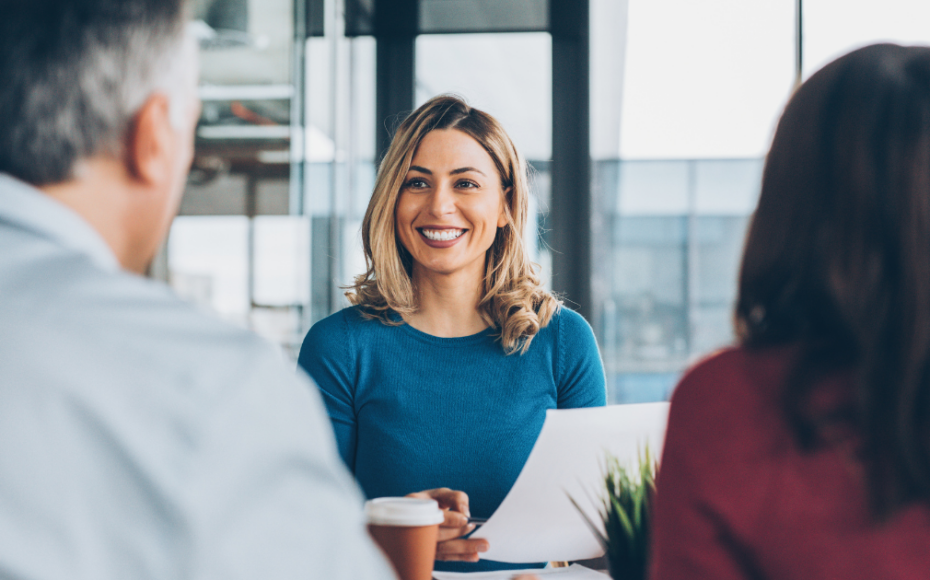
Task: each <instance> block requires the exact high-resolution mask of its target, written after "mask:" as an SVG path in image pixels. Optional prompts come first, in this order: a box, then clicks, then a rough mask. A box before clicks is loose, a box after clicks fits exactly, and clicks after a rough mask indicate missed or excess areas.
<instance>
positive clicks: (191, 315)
mask: <svg viewBox="0 0 930 580" xmlns="http://www.w3.org/2000/svg"><path fill="white" fill-rule="evenodd" d="M65 270H67V271H65ZM48 274H49V275H48V277H47V280H46V284H45V285H43V286H42V287H37V288H36V290H35V291H34V292H33V293H32V295H33V297H32V299H31V301H30V302H29V303H28V304H25V305H24V306H25V308H24V309H22V310H20V312H19V313H18V314H17V315H16V316H15V319H14V320H13V321H12V322H13V324H14V325H15V326H16V327H17V328H21V329H22V330H23V334H22V335H21V336H22V337H23V340H22V341H21V343H20V344H18V345H17V344H6V343H4V345H5V346H4V347H3V348H4V349H12V350H13V351H16V350H17V349H24V351H25V352H27V353H28V352H30V351H35V352H38V353H46V355H45V356H46V357H47V356H52V357H54V361H55V364H54V365H48V364H47V361H46V360H44V358H45V357H40V356H36V355H35V354H33V355H31V356H28V357H24V358H22V359H21V360H19V362H18V363H17V366H18V367H19V368H20V369H21V372H23V373H26V374H27V375H30V376H40V377H44V379H42V380H41V381H40V382H41V384H42V385H43V386H42V388H43V389H47V390H64V391H67V392H69V393H71V394H72V395H73V396H76V397H80V398H81V399H82V400H86V401H88V402H91V401H93V402H95V403H89V404H91V406H94V407H95V408H96V407H97V406H99V408H100V409H101V412H103V411H102V410H103V409H110V408H123V409H124V410H127V411H126V412H127V413H128V412H130V411H128V409H136V407H138V405H140V404H142V403H143V402H147V403H148V404H153V405H155V404H156V403H155V401H158V403H157V406H159V408H161V409H164V410H166V412H168V410H169V409H174V410H176V411H177V410H183V409H195V410H196V414H198V415H199V416H200V417H201V418H202V417H203V415H204V414H209V413H211V412H213V410H215V409H217V408H218V407H220V406H224V405H225V404H226V403H225V402H226V401H231V400H233V399H235V398H236V397H238V396H239V395H240V394H245V393H246V392H248V391H251V390H255V388H257V387H259V386H260V387H262V388H266V387H267V386H268V385H269V384H273V385H277V386H280V387H282V388H284V389H285V390H289V391H292V390H293V389H292V387H294V386H298V385H299V386H300V387H301V388H302V387H303V385H302V384H301V383H299V382H298V381H297V380H296V379H295V377H294V373H293V372H290V370H289V369H288V368H287V365H286V363H285V358H284V355H283V353H282V352H280V350H278V349H277V348H276V347H274V346H273V345H271V344H270V343H268V342H266V341H265V340H263V339H261V338H259V337H258V336H257V335H255V334H254V333H252V332H249V331H247V330H245V329H242V328H239V327H236V326H234V325H232V324H230V323H228V322H225V321H222V320H220V319H218V318H217V317H216V316H214V315H212V314H210V313H207V312H204V311H202V310H201V309H200V308H197V307H195V306H193V305H191V304H189V303H187V302H185V301H183V300H181V299H180V298H178V297H177V296H176V295H175V294H174V292H173V291H172V290H171V289H170V288H168V287H167V286H166V285H164V284H162V283H159V282H154V281H152V280H149V279H146V278H143V277H141V276H137V275H134V274H129V273H126V272H122V271H114V272H108V271H102V270H98V269H95V268H92V267H88V265H83V266H82V265H80V264H73V265H72V266H71V267H70V268H68V269H62V270H60V271H57V272H52V271H49V272H48ZM0 342H2V341H0ZM62 377H67V378H66V380H59V379H61V378H62ZM298 390H299V389H298ZM96 403H100V405H96ZM197 420H200V419H194V421H195V422H196V421H197Z"/></svg>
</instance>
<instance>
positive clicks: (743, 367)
mask: <svg viewBox="0 0 930 580" xmlns="http://www.w3.org/2000/svg"><path fill="white" fill-rule="evenodd" d="M790 355H791V351H790V349H788V348H785V347H778V348H767V349H759V350H755V349H747V348H744V347H734V348H727V349H725V350H721V351H718V352H715V353H713V354H711V355H709V356H707V357H705V358H704V359H702V360H700V361H698V362H697V363H696V364H695V365H693V366H692V367H691V368H690V369H688V371H687V372H685V374H684V375H683V376H682V378H681V380H680V381H679V383H678V386H677V387H676V388H675V391H674V393H673V394H672V399H671V408H670V412H669V430H670V433H671V432H673V431H674V432H676V433H677V432H682V433H688V434H689V435H688V437H687V439H689V440H690V443H688V444H689V445H691V444H697V443H696V442H697V441H700V442H701V443H700V444H701V445H708V446H709V447H710V448H715V449H730V451H731V452H732V451H735V450H736V449H741V450H743V451H746V452H749V450H750V449H753V448H755V449H758V448H759V445H762V446H763V447H767V446H768V444H770V443H772V444H774V443H776V442H777V441H778V440H780V438H781V435H782V434H783V431H784V425H783V421H782V419H781V415H780V413H779V409H780V408H781V407H780V405H779V393H780V389H781V385H782V384H783V380H784V377H785V373H786V372H787V369H788V367H789V365H790V362H791V356H790ZM753 434H755V435H753ZM763 440H767V441H768V443H763ZM753 453H755V451H753Z"/></svg>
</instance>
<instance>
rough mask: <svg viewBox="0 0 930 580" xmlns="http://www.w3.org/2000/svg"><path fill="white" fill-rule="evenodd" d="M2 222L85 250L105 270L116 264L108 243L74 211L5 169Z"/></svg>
mask: <svg viewBox="0 0 930 580" xmlns="http://www.w3.org/2000/svg"><path fill="white" fill-rule="evenodd" d="M3 223H7V224H12V225H14V226H16V227H19V228H22V229H27V230H30V231H32V232H33V233H36V234H39V235H41V236H43V237H45V238H48V239H51V240H53V241H55V242H57V243H58V244H60V245H62V246H65V247H67V248H70V249H72V250H77V251H78V252H80V253H82V254H86V255H88V256H89V257H90V258H91V259H92V260H93V261H94V263H96V264H97V266H99V267H100V268H103V269H105V270H110V271H115V270H118V269H119V268H120V264H119V261H118V260H117V259H116V255H114V254H113V250H112V249H110V246H108V245H107V243H106V242H105V241H103V238H102V237H101V236H100V234H99V233H97V230H95V229H94V228H93V227H91V225H90V224H89V223H87V221H85V220H84V218H82V217H81V216H80V215H79V214H78V213H77V212H75V211H74V210H72V209H71V208H69V207H67V206H66V205H64V204H62V203H59V202H58V201H56V200H55V199H53V198H52V197H49V196H48V195H46V194H44V193H42V192H41V191H39V190H38V189H36V188H34V187H32V186H31V185H29V184H27V183H25V182H23V181H20V180H18V179H16V178H14V177H12V176H10V175H8V174H6V173H0V224H3Z"/></svg>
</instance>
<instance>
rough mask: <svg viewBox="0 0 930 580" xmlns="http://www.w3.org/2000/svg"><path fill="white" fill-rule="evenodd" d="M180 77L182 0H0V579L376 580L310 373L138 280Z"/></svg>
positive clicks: (162, 216) (184, 55) (374, 556)
mask: <svg viewBox="0 0 930 580" xmlns="http://www.w3.org/2000/svg"><path fill="white" fill-rule="evenodd" d="M196 77H197V69H196V47H195V46H194V43H193V42H192V41H190V40H188V39H187V38H186V36H185V34H184V7H183V2H182V0H71V1H65V0H57V1H54V0H31V1H25V0H0V79H2V81H0V119H3V122H2V124H0V377H2V378H0V445H2V451H0V576H2V577H3V578H29V579H36V580H49V579H59V578H69V579H93V580H108V579H120V580H125V579H147V578H153V579H154V578H172V579H175V578H192V579H193V578H198V579H199V578H204V579H206V578H217V579H220V578H222V579H236V578H243V579H244V578H250V579H256V578H268V579H282V578H298V577H300V578H323V579H327V580H329V579H339V578H372V579H377V578H389V577H392V575H391V572H390V571H389V568H388V567H387V565H386V564H385V561H384V560H383V558H382V557H381V555H380V553H379V552H378V551H377V549H376V548H375V547H374V546H373V545H372V544H371V543H370V541H369V540H368V538H367V536H366V534H365V532H364V522H363V516H362V514H361V511H360V506H361V496H360V493H359V492H358V490H357V487H356V486H355V483H354V482H353V481H352V479H351V477H350V476H349V475H348V473H347V472H346V471H345V469H344V468H343V467H342V465H341V462H340V460H339V457H338V456H337V454H336V451H335V446H334V444H333V437H332V434H331V432H330V427H329V420H328V419H327V418H326V417H325V416H324V414H323V411H322V407H321V403H320V401H319V399H318V396H317V394H316V391H315V389H313V388H312V386H311V385H310V383H309V382H308V381H307V380H306V379H304V378H302V377H297V376H295V374H294V373H293V372H292V371H291V370H289V369H287V368H286V367H285V366H284V365H283V363H282V361H281V360H280V357H279V355H278V354H277V353H276V352H274V350H273V349H272V348H271V347H269V346H267V345H266V344H265V343H263V342H262V341H261V340H259V339H257V338H256V337H254V336H253V335H252V334H250V333H248V332H245V331H241V330H236V329H234V328H231V327H228V326H227V325H225V324H222V323H220V322H218V321H215V320H213V319H211V318H210V317H207V316H205V315H203V314H200V313H198V312H197V311H196V310H194V309H193V308H191V307H189V306H187V305H186V304H184V303H182V302H180V301H179V300H178V299H176V298H175V297H174V296H173V295H172V294H171V292H170V291H169V290H168V289H167V288H166V287H164V286H163V285H161V284H158V283H154V282H151V281H149V280H147V279H145V278H143V277H142V276H140V275H139V274H140V273H141V272H143V271H144V270H145V269H146V267H147V265H148V264H149V262H150V260H151V259H152V257H153V256H154V254H155V253H156V250H157V248H158V247H159V245H160V243H161V242H162V240H163V239H164V236H165V234H166V232H167V230H168V227H169V224H170V222H171V219H172V217H173V216H174V214H175V212H176V210H177V208H178V204H179V202H180V198H181V193H182V190H183V187H184V182H185V175H186V172H187V169H188V166H189V164H190V161H191V157H192V153H193V134H194V127H195V124H196V120H197V117H198V111H199V104H198V101H197V98H196Z"/></svg>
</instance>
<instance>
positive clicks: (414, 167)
mask: <svg viewBox="0 0 930 580" xmlns="http://www.w3.org/2000/svg"><path fill="white" fill-rule="evenodd" d="M410 171H419V172H420V173H425V174H427V175H432V174H433V172H432V171H430V170H429V169H427V168H425V167H420V166H419V165H411V166H410ZM469 171H474V172H475V173H480V174H481V175H484V172H483V171H481V170H480V169H475V168H474V167H459V168H458V169H453V170H452V171H450V172H449V175H458V174H460V173H468V172H469ZM484 176H485V177H487V175H484Z"/></svg>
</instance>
